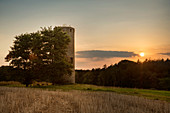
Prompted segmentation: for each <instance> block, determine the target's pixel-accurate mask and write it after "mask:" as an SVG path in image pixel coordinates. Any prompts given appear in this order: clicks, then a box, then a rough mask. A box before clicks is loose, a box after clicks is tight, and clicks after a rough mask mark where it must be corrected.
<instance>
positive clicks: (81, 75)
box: [0, 59, 170, 90]
mask: <svg viewBox="0 0 170 113" xmlns="http://www.w3.org/2000/svg"><path fill="white" fill-rule="evenodd" d="M44 76H48V75H44ZM75 76H76V77H75V78H76V83H77V84H93V85H99V86H115V87H126V88H144V89H161V90H170V60H169V59H166V60H164V59H161V60H147V59H146V60H145V61H144V62H140V61H137V62H134V61H130V60H122V61H120V62H119V63H116V64H114V65H110V66H108V67H107V66H106V65H104V66H103V68H97V69H92V70H76V75H75ZM36 78H37V77H34V78H31V79H32V80H38V81H47V82H50V81H48V80H47V79H44V78H46V77H43V78H40V77H38V78H39V79H36ZM27 79H29V77H28V76H27V75H26V72H25V71H24V70H23V69H19V68H14V67H12V66H1V67H0V81H19V82H21V83H24V84H26V83H25V82H27V81H30V80H27ZM61 82H62V81H61ZM61 82H60V83H61Z"/></svg>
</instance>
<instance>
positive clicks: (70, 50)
mask: <svg viewBox="0 0 170 113" xmlns="http://www.w3.org/2000/svg"><path fill="white" fill-rule="evenodd" d="M59 28H61V30H62V31H63V32H65V33H66V34H67V35H68V36H69V37H70V39H71V41H70V43H69V45H68V51H67V56H68V58H69V59H70V62H71V63H72V64H73V71H72V74H71V76H70V77H69V78H68V82H69V83H75V51H74V48H75V47H74V32H75V29H74V28H73V27H70V26H61V27H59Z"/></svg>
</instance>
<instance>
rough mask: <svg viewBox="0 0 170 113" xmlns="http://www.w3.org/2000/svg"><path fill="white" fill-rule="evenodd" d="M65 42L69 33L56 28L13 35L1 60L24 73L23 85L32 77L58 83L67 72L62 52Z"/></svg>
mask: <svg viewBox="0 0 170 113" xmlns="http://www.w3.org/2000/svg"><path fill="white" fill-rule="evenodd" d="M69 42H70V38H69V36H68V35H67V34H66V33H64V32H62V30H61V29H60V28H59V27H55V28H53V29H52V27H48V28H42V29H41V30H40V31H37V32H35V33H26V34H21V35H19V36H16V37H15V41H14V45H13V46H12V47H11V51H9V54H8V55H7V56H6V58H5V59H6V61H8V62H10V65H12V66H14V67H15V68H21V69H23V70H25V72H27V73H26V74H25V83H26V84H27V85H28V84H29V83H30V82H28V81H31V80H32V79H39V80H45V81H50V82H53V83H54V84H55V83H59V82H61V78H62V77H63V75H70V73H71V67H72V65H71V63H70V62H69V60H68V58H67V55H66V52H67V50H68V49H67V47H68V44H69Z"/></svg>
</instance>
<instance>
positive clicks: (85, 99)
mask: <svg viewBox="0 0 170 113" xmlns="http://www.w3.org/2000/svg"><path fill="white" fill-rule="evenodd" d="M0 113H170V103H168V102H164V101H159V100H149V99H145V98H142V97H136V96H130V95H122V94H117V93H113V92H88V91H75V90H72V91H62V90H57V91H47V90H41V89H31V88H30V89H29V88H14V87H0Z"/></svg>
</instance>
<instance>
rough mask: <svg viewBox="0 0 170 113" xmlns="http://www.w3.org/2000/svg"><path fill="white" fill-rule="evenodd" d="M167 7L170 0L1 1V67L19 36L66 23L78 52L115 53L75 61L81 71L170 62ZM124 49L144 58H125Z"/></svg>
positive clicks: (168, 13) (169, 19)
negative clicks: (152, 61)
mask: <svg viewBox="0 0 170 113" xmlns="http://www.w3.org/2000/svg"><path fill="white" fill-rule="evenodd" d="M169 6H170V1H169V0H149V1H148V0H140V1H139V0H128V1H127V0H121V1H119V0H85V1H81V0H63V1H59V0H56V1H54V0H49V1H46V0H36V1H34V0H29V1H23V0H15V1H7V0H1V1H0V15H1V18H0V25H1V26H0V65H6V64H7V63H5V61H4V58H5V56H6V55H7V54H8V50H10V46H12V45H13V40H14V36H15V35H19V34H21V33H26V32H28V33H30V32H35V31H37V30H40V27H48V26H53V27H54V26H58V25H63V24H67V25H71V26H72V27H74V28H75V30H76V34H75V38H76V45H75V47H76V52H78V51H82V52H83V51H93V50H99V52H102V53H105V52H106V53H107V54H108V55H110V54H111V55H113V56H111V55H110V56H109V57H107V54H106V55H105V56H103V57H100V55H101V54H99V55H98V56H95V53H94V54H93V56H88V55H87V54H86V55H87V56H88V58H83V56H81V58H80V57H76V68H77V69H91V68H97V67H102V66H103V65H104V64H107V65H110V64H114V63H117V62H118V61H120V60H122V59H129V60H135V61H137V59H141V60H144V59H145V58H148V59H149V58H150V59H160V58H165V59H166V58H170V56H169V53H170V32H169V31H170V8H169ZM103 51H104V52H103ZM109 51H110V53H109ZM116 51H118V54H119V55H120V56H119V55H116V54H117V52H116ZM122 51H123V52H127V54H131V53H128V52H133V54H139V53H140V52H142V51H143V52H145V57H143V58H141V57H139V56H132V57H127V56H125V57H123V55H124V53H123V52H122ZM87 53H88V52H87ZM160 53H165V54H167V55H162V54H160ZM84 54H85V53H84ZM115 56H116V57H115Z"/></svg>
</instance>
